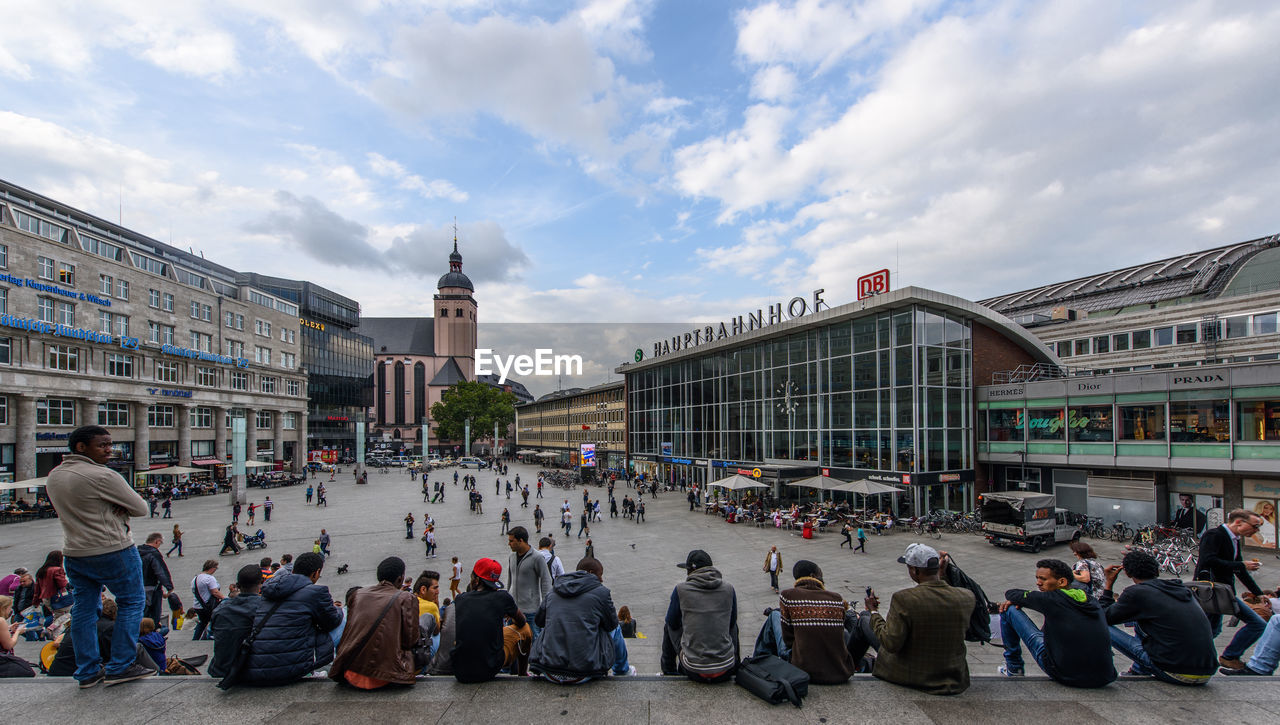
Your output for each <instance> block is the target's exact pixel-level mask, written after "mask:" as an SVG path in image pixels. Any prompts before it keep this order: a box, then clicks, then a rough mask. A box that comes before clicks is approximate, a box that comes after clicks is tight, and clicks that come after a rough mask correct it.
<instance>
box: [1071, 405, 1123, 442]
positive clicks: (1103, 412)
mask: <svg viewBox="0 0 1280 725" xmlns="http://www.w3.org/2000/svg"><path fill="white" fill-rule="evenodd" d="M1114 432H1115V431H1114V419H1113V418H1112V412H1111V406H1110V405H1082V406H1077V407H1073V408H1071V409H1070V410H1068V411H1067V437H1068V439H1069V440H1071V441H1073V442H1074V441H1081V442H1101V441H1105V442H1107V443H1110V442H1111V440H1112V436H1113V434H1114Z"/></svg>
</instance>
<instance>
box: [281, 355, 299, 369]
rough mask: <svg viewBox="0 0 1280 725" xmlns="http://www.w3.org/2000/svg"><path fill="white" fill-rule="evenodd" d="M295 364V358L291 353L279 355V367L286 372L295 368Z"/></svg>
mask: <svg viewBox="0 0 1280 725" xmlns="http://www.w3.org/2000/svg"><path fill="white" fill-rule="evenodd" d="M295 363H297V358H296V357H295V356H294V354H293V353H291V352H281V353H280V367H282V368H285V369H286V370H292V369H294V368H295V367H297V365H296V364H295Z"/></svg>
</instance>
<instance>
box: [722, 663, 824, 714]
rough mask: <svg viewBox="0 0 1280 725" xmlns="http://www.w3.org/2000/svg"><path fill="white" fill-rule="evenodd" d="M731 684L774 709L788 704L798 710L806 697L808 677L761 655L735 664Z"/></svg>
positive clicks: (789, 666)
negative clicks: (783, 703)
mask: <svg viewBox="0 0 1280 725" xmlns="http://www.w3.org/2000/svg"><path fill="white" fill-rule="evenodd" d="M734 680H735V681H736V682H737V683H738V686H739V687H742V688H743V689H745V690H746V691H747V692H750V693H751V694H753V695H755V696H756V697H758V698H760V699H761V700H764V701H765V702H768V703H770V704H773V705H777V704H778V703H782V702H787V701H790V702H791V704H792V705H795V706H796V707H800V703H801V702H802V701H803V700H804V698H805V696H806V695H808V694H809V674H808V673H807V672H805V671H804V670H802V669H800V668H799V667H796V666H795V665H793V664H791V663H790V662H787V661H786V660H784V659H782V658H781V657H777V656H775V655H770V654H760V655H756V656H754V657H748V658H746V659H745V660H743V661H742V662H741V663H739V664H738V671H737V673H736V674H735V675H734Z"/></svg>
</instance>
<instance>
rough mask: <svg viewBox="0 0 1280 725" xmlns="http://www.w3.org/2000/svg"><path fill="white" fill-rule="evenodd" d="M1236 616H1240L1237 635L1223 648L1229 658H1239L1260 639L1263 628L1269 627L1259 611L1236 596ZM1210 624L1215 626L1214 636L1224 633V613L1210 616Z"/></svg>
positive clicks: (1225, 655) (1224, 653)
mask: <svg viewBox="0 0 1280 725" xmlns="http://www.w3.org/2000/svg"><path fill="white" fill-rule="evenodd" d="M1236 616H1237V617H1239V618H1240V629H1238V630H1236V636H1234V637H1232V638H1231V642H1230V643H1228V644H1227V648H1226V649H1224V650H1222V656H1223V657H1227V658H1229V659H1238V658H1240V657H1241V656H1242V655H1243V654H1244V653H1245V650H1247V649H1249V645H1251V644H1253V643H1254V642H1257V641H1258V638H1259V637H1261V636H1262V630H1264V629H1266V628H1267V623H1266V622H1265V621H1264V620H1263V619H1262V617H1259V616H1258V613H1257V612H1255V611H1253V610H1252V609H1250V608H1249V605H1247V604H1245V603H1244V602H1242V601H1240V598H1239V597H1237V598H1236ZM1209 626H1211V627H1213V636H1214V637H1217V636H1218V635H1220V634H1222V615H1220V614H1219V615H1215V616H1212V617H1209Z"/></svg>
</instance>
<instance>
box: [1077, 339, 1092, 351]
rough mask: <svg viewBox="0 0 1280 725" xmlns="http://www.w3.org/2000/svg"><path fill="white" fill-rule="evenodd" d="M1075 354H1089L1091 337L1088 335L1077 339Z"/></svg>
mask: <svg viewBox="0 0 1280 725" xmlns="http://www.w3.org/2000/svg"><path fill="white" fill-rule="evenodd" d="M1075 354H1076V355H1088V354H1089V338H1087V337H1086V338H1083V339H1080V340H1076V341H1075Z"/></svg>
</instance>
